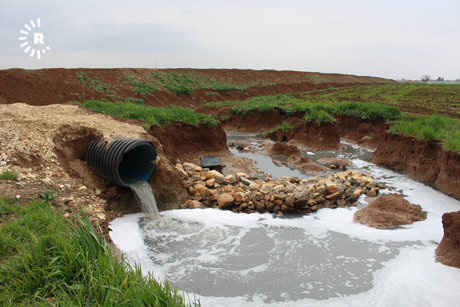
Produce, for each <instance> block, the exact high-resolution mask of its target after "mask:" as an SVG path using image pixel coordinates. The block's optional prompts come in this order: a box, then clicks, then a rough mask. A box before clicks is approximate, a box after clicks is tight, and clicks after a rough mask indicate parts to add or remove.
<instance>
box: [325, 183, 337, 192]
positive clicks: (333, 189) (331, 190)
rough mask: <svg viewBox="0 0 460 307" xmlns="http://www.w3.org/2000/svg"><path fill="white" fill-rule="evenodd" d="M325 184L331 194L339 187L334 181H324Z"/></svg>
mask: <svg viewBox="0 0 460 307" xmlns="http://www.w3.org/2000/svg"><path fill="white" fill-rule="evenodd" d="M324 185H325V186H326V189H327V192H328V193H329V194H330V193H335V192H337V190H338V188H337V185H336V184H335V183H334V182H332V181H326V182H325V183H324Z"/></svg>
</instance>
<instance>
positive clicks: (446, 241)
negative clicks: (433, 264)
mask: <svg viewBox="0 0 460 307" xmlns="http://www.w3.org/2000/svg"><path fill="white" fill-rule="evenodd" d="M442 226H443V227H444V237H443V238H442V241H441V243H440V244H439V246H438V248H437V249H436V261H438V262H441V263H442V264H445V265H449V266H453V267H456V268H460V211H458V212H451V213H444V215H443V216H442Z"/></svg>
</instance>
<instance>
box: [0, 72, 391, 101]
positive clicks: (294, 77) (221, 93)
mask: <svg viewBox="0 0 460 307" xmlns="http://www.w3.org/2000/svg"><path fill="white" fill-rule="evenodd" d="M168 73H179V74H181V75H186V76H187V77H189V78H191V79H193V80H194V81H193V82H201V83H200V85H197V89H196V90H193V92H191V93H189V94H184V93H180V92H179V93H178V94H176V93H174V92H172V91H170V90H167V89H165V88H161V85H159V84H158V79H159V78H156V79H155V78H154V75H158V74H168ZM203 80H204V81H203ZM182 81H184V82H189V81H190V79H188V81H187V80H184V79H180V78H179V82H182ZM190 82H192V81H190ZM190 82H189V83H186V85H188V84H192V85H193V83H190ZM392 83H396V82H395V81H393V80H389V79H383V78H376V77H365V76H353V75H342V74H322V73H315V72H298V71H275V70H242V69H131V68H115V69H87V68H78V69H64V68H52V69H39V70H24V69H7V70H0V104H11V103H16V102H23V103H27V104H31V105H50V104H60V103H63V102H66V101H86V100H89V99H99V100H100V99H106V100H107V101H116V100H124V99H126V98H137V99H142V100H143V101H144V103H145V104H146V105H150V106H169V105H178V106H187V107H190V106H197V105H200V104H203V103H206V102H211V101H226V100H244V99H247V98H249V97H253V96H262V95H276V94H289V93H291V94H295V93H299V92H306V91H313V90H315V89H317V90H320V89H327V88H331V87H334V88H339V87H348V86H355V85H371V84H392ZM132 84H134V86H133V85H132ZM195 84H197V83H195ZM222 84H224V85H228V87H225V86H222ZM173 85H174V86H176V85H177V84H173ZM200 86H201V87H204V88H206V87H208V88H215V89H200ZM153 88H155V89H153ZM170 88H171V87H170ZM226 88H228V89H226Z"/></svg>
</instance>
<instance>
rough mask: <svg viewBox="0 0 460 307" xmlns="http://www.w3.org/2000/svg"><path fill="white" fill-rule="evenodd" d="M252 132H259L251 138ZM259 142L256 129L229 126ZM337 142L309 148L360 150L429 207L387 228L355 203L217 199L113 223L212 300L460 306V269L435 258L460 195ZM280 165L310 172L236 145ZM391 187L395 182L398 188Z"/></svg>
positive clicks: (133, 248) (357, 160) (130, 250)
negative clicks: (230, 207)
mask: <svg viewBox="0 0 460 307" xmlns="http://www.w3.org/2000/svg"><path fill="white" fill-rule="evenodd" d="M248 138H249V139H248ZM242 139H244V140H245V141H246V142H250V143H251V145H252V146H253V147H257V146H258V144H260V142H261V140H260V139H258V138H257V137H256V136H255V135H251V134H238V133H229V134H228V140H229V141H231V140H242ZM347 145H348V149H346V150H344V151H337V152H312V151H308V152H303V153H304V155H306V156H307V157H308V158H309V159H312V160H314V161H316V160H317V159H318V158H321V157H342V158H346V159H349V160H351V161H352V162H353V163H354V164H355V165H356V168H357V169H360V170H361V171H365V172H369V173H370V175H371V176H373V177H374V179H375V180H376V181H378V182H380V183H384V184H385V185H386V186H388V187H389V189H385V190H381V194H392V193H395V192H397V193H400V194H401V195H403V196H404V197H405V198H406V199H407V200H408V201H409V202H411V203H412V204H415V205H418V206H420V207H421V208H422V210H423V211H424V212H425V213H426V215H427V219H426V220H425V221H422V222H416V223H414V224H413V225H409V226H403V227H398V228H396V229H391V230H379V229H374V228H370V227H367V226H364V225H360V224H356V223H353V214H354V212H356V210H358V209H359V207H363V206H365V205H366V204H367V203H366V202H365V200H364V197H361V198H360V202H361V206H358V207H353V208H337V209H321V210H319V211H318V212H316V213H314V214H311V215H305V216H301V215H291V216H288V215H286V216H285V217H283V218H278V217H273V216H272V215H271V214H268V213H266V214H236V213H233V212H231V211H221V210H217V209H211V208H208V209H202V210H200V209H195V210H171V211H163V212H160V216H161V218H160V219H157V220H153V221H152V220H150V219H148V218H146V217H145V216H144V215H143V214H142V213H139V214H132V215H126V216H124V217H122V218H119V219H116V220H114V221H112V223H111V226H110V227H111V229H113V232H112V233H111V237H112V239H113V241H114V243H115V244H116V245H117V246H118V247H119V248H120V249H121V250H122V251H123V252H124V253H125V255H126V256H128V258H129V259H130V262H131V263H136V262H137V263H140V264H141V266H142V269H143V270H144V272H145V273H147V272H152V273H153V274H154V276H155V277H156V278H157V279H158V280H162V279H163V278H164V277H167V278H168V280H169V281H170V282H172V283H173V284H175V285H176V286H178V287H179V288H180V289H182V288H183V289H185V290H186V291H188V292H189V293H190V294H191V295H193V294H196V295H197V297H198V298H199V299H200V301H201V303H202V305H203V306H262V305H263V306H265V305H267V306H460V292H459V291H458V289H460V269H456V268H452V267H448V266H444V265H442V264H439V263H436V262H435V261H434V251H435V249H436V247H437V245H438V244H439V242H440V240H441V239H442V236H443V228H442V222H441V219H442V214H443V213H445V212H452V211H458V210H460V202H458V201H457V200H455V199H453V198H450V197H448V196H446V195H444V194H442V193H440V192H438V191H436V190H434V189H432V188H431V187H429V186H426V185H424V184H421V183H419V182H417V181H414V180H412V179H409V178H407V177H405V176H403V175H401V174H400V173H397V172H394V171H391V170H388V169H385V168H382V167H378V166H375V165H373V164H372V163H370V162H368V158H369V156H370V154H371V152H370V151H369V150H367V149H363V148H360V147H357V146H354V145H350V144H347ZM232 152H233V153H234V155H235V156H241V157H247V158H251V159H254V160H256V161H257V164H256V165H257V167H258V168H259V169H261V170H263V171H265V172H269V173H271V174H272V175H273V178H276V177H281V176H297V177H299V178H301V179H302V178H307V177H309V175H306V174H302V173H300V172H299V171H297V170H295V169H290V168H287V167H284V166H277V165H275V164H274V163H273V162H272V160H271V158H270V157H267V156H264V155H262V154H260V153H255V154H254V153H244V152H240V151H238V150H237V149H232ZM390 189H391V190H390Z"/></svg>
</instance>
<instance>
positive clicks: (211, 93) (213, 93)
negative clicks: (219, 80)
mask: <svg viewBox="0 0 460 307" xmlns="http://www.w3.org/2000/svg"><path fill="white" fill-rule="evenodd" d="M205 94H206V95H208V96H214V95H216V96H218V97H220V93H218V92H206V93H205Z"/></svg>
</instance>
